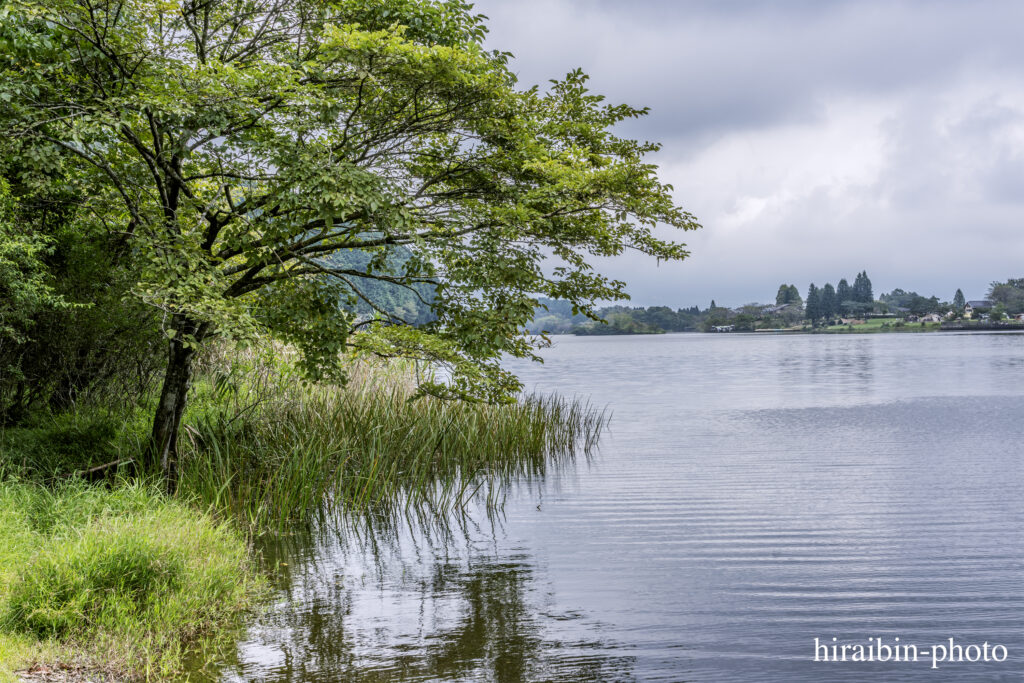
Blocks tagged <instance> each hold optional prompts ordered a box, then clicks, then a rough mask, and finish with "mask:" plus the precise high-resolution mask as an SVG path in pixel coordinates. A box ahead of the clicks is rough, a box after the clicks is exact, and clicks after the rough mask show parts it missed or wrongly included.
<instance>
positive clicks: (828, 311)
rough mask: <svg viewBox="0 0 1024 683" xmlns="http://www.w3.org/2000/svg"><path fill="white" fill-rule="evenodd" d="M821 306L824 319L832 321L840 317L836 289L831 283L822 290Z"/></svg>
mask: <svg viewBox="0 0 1024 683" xmlns="http://www.w3.org/2000/svg"><path fill="white" fill-rule="evenodd" d="M819 306H820V308H821V317H823V318H827V319H831V318H834V317H835V316H837V315H839V301H838V300H837V299H836V289H835V287H833V286H832V283H831V282H828V283H826V284H825V286H824V287H822V288H821V298H820V301H819Z"/></svg>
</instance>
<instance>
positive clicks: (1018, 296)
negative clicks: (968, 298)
mask: <svg viewBox="0 0 1024 683" xmlns="http://www.w3.org/2000/svg"><path fill="white" fill-rule="evenodd" d="M988 299H990V300H991V301H994V302H995V303H997V304H1002V306H1003V309H1004V311H1005V312H1006V313H1009V314H1010V315H1017V314H1018V313H1024V278H1016V279H1015V278H1010V279H1008V280H1007V281H1006V282H993V283H992V284H991V285H990V287H989V290H988Z"/></svg>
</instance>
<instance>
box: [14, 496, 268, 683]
mask: <svg viewBox="0 0 1024 683" xmlns="http://www.w3.org/2000/svg"><path fill="white" fill-rule="evenodd" d="M264 586H265V582H264V580H263V579H262V578H260V577H259V576H258V575H257V574H256V573H255V571H254V569H253V563H252V559H251V558H250V556H249V552H248V546H247V543H246V541H245V539H244V537H243V536H242V535H241V534H239V533H238V532H237V531H236V530H234V529H233V528H232V527H231V526H229V525H227V524H224V523H218V522H216V521H214V520H213V518H211V517H210V516H209V515H206V514H202V513H200V512H197V511H196V510H195V509H194V508H192V507H190V506H188V505H186V504H184V503H182V502H180V501H174V500H170V499H168V498H166V497H165V496H163V495H162V494H160V493H159V492H158V491H157V490H156V489H154V488H152V487H148V486H146V485H143V484H121V485H118V486H115V487H113V488H108V487H101V486H94V485H90V484H88V483H85V482H83V481H81V480H69V481H67V482H65V483H63V484H61V485H59V486H57V487H55V488H50V487H46V486H42V485H40V484H37V483H32V482H25V481H18V480H15V479H11V478H8V479H5V480H3V481H0V680H4V679H5V678H6V679H7V680H14V678H13V675H14V674H13V672H14V671H15V670H16V669H18V668H23V667H26V666H28V665H30V664H32V663H33V662H39V661H45V662H49V663H55V662H61V663H67V664H74V665H82V666H86V667H88V668H90V669H93V670H103V671H108V672H112V673H116V674H121V675H132V676H139V677H143V678H146V679H161V678H166V677H168V676H170V675H172V674H174V673H175V672H177V671H179V669H180V667H181V666H182V664H183V658H184V657H185V655H186V654H188V653H189V652H190V651H194V650H197V649H199V650H202V649H207V650H212V649H216V647H217V645H218V642H219V641H220V640H222V639H223V638H224V634H225V632H230V627H231V626H232V625H233V624H237V623H238V620H239V617H240V616H241V615H242V614H244V613H245V612H246V611H248V610H250V609H251V608H252V607H253V606H254V605H255V603H256V601H258V599H259V598H260V596H261V594H262V592H263V590H264Z"/></svg>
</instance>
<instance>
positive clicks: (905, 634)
mask: <svg viewBox="0 0 1024 683" xmlns="http://www.w3.org/2000/svg"><path fill="white" fill-rule="evenodd" d="M543 355H544V357H545V358H546V359H547V362H546V363H545V364H544V365H537V364H528V363H515V364H513V365H512V367H513V369H515V370H516V371H517V372H518V373H519V374H520V376H521V378H522V379H523V381H524V383H525V385H526V387H527V388H528V389H533V390H536V391H540V392H549V391H557V392H561V393H563V394H566V395H575V396H581V397H586V398H588V399H589V400H590V401H591V403H593V404H594V405H596V406H607V408H608V410H610V411H611V412H612V419H611V426H610V431H609V432H607V433H606V434H605V436H604V438H603V439H602V442H601V447H600V450H599V452H597V453H595V454H593V457H591V458H590V459H586V458H580V459H578V460H577V462H576V464H575V465H574V466H572V467H569V468H567V469H563V470H560V471H557V472H550V473H549V475H548V476H547V477H546V478H545V479H544V480H543V481H529V482H519V483H518V484H516V485H513V486H512V487H510V489H509V491H508V499H507V502H506V504H505V506H504V509H503V512H502V514H501V515H498V516H493V515H492V516H488V515H487V514H485V513H484V511H483V510H482V509H474V510H471V511H470V512H469V516H468V518H467V519H464V520H461V521H457V522H456V523H455V524H454V526H453V527H452V528H450V529H448V530H444V529H437V530H434V531H433V532H429V531H425V530H419V531H409V530H405V531H398V532H394V533H387V532H377V533H374V532H372V531H369V530H365V529H363V530H361V532H360V533H357V532H356V531H353V530H351V529H348V530H341V529H335V528H333V527H332V525H330V524H323V525H321V526H320V527H319V528H318V529H317V530H315V531H314V532H312V533H310V534H306V535H296V536H290V537H284V538H282V539H276V540H274V541H268V542H267V543H266V544H265V547H264V553H265V556H266V560H267V562H268V563H269V564H270V565H271V566H274V567H278V568H279V570H278V571H279V574H278V587H279V593H278V600H277V601H276V603H275V605H274V606H273V608H272V609H271V610H270V611H269V613H268V614H266V615H264V616H262V617H261V618H259V619H258V620H257V621H256V623H254V624H253V625H252V626H251V627H250V628H249V630H248V632H247V633H246V634H245V636H244V638H243V639H242V640H241V641H240V642H239V644H238V646H237V652H235V653H234V655H233V657H232V658H231V661H229V662H228V663H226V664H225V667H224V669H223V671H222V672H221V673H220V675H221V677H222V680H225V681H243V680H244V681H296V682H298V681H347V680H353V681H399V680H408V681H433V680H458V681H501V682H512V681H631V680H638V681H662V680H663V681H821V680H831V681H864V680H887V681H903V680H908V681H909V680H914V681H925V680H927V681H946V680H957V681H970V680H977V681H998V680H1007V681H1010V680H1012V681H1020V680H1021V679H1022V674H1024V531H1022V523H1024V495H1022V494H1024V476H1022V474H1024V473H1022V465H1021V457H1020V456H1021V452H1022V445H1024V336H1021V335H1016V334H962V333H930V334H875V335H834V336H833V335H779V336H771V335H739V334H724V335H699V334H691V335H686V334H678V335H662V336H649V337H647V336H645V337H580V338H576V337H555V338H554V346H553V347H552V348H550V349H547V350H546V351H545V352H544V354H543ZM897 637H898V638H899V641H898V643H897V641H896V640H895V639H896V638H897ZM815 638H817V639H818V644H819V645H821V646H822V648H824V656H825V658H827V659H830V660H831V658H832V653H833V650H831V645H833V644H835V645H837V646H839V647H841V646H842V645H843V644H846V645H848V646H849V647H850V648H851V649H849V650H848V651H847V661H845V662H843V661H839V662H835V661H815V654H816V652H817V653H818V657H819V659H821V657H822V655H823V651H822V650H821V649H816V647H815ZM832 638H836V641H833V640H832ZM869 638H872V639H875V640H871V641H869V640H868V639H869ZM950 638H953V639H954V640H953V643H952V645H953V652H954V656H955V654H956V646H959V647H961V648H963V650H962V651H961V652H962V654H963V657H964V661H962V662H953V663H949V662H942V661H940V662H937V663H936V664H935V667H937V668H933V663H932V659H933V650H934V649H935V647H936V646H941V647H943V648H946V649H947V650H948V649H949V647H950V641H949V639H950ZM878 639H881V643H882V644H883V645H884V646H886V647H889V648H890V649H891V648H893V647H896V649H895V650H891V652H890V658H889V661H887V662H878V661H873V662H868V661H864V662H862V661H852V658H853V656H854V650H853V649H852V646H854V645H856V644H860V645H861V646H862V647H863V648H864V657H865V658H867V656H868V652H869V651H868V650H867V649H866V648H867V647H868V645H874V644H876V643H878V642H879V640H878ZM983 643H987V644H988V650H987V651H986V654H987V655H988V658H989V659H990V661H988V662H985V661H977V662H968V661H966V659H967V658H971V657H973V656H974V655H975V654H978V657H979V658H980V651H981V647H982V645H983ZM909 646H913V647H915V648H916V649H917V652H918V660H917V661H912V656H911V655H912V653H913V651H912V650H911V649H910V647H909ZM971 646H975V647H977V651H976V650H974V649H971ZM997 646H999V647H1002V648H1005V649H1004V650H999V649H998V647H997ZM941 651H942V650H936V651H935V657H936V658H938V653H939V652H941ZM835 652H836V654H837V656H838V653H839V652H840V650H839V649H837V650H835ZM874 652H875V653H878V654H884V653H885V651H884V650H882V649H877V648H876V649H875V650H874ZM892 652H895V653H896V654H897V656H900V655H906V657H905V658H901V660H900V661H898V662H897V661H893V660H892V657H891V653H892ZM1000 656H1004V657H1005V661H1002V662H997V661H994V659H995V658H998V657H1000ZM908 660H909V661H908Z"/></svg>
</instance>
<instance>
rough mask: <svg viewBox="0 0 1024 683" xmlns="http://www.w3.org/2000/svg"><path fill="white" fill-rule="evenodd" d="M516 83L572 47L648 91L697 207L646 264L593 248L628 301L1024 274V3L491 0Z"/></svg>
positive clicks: (673, 166)
mask: <svg viewBox="0 0 1024 683" xmlns="http://www.w3.org/2000/svg"><path fill="white" fill-rule="evenodd" d="M479 8H480V10H481V11H483V12H484V13H486V14H489V15H490V16H491V17H492V21H491V26H492V38H491V44H492V45H493V46H494V47H499V48H501V49H508V50H511V51H512V52H514V53H516V54H517V56H518V59H517V61H516V62H515V64H516V67H515V68H516V69H517V70H518V71H519V72H520V73H521V75H522V76H523V79H524V80H525V81H526V82H527V83H534V82H544V80H545V79H546V78H548V77H551V76H558V75H561V74H563V73H564V72H565V71H567V70H569V69H571V68H573V67H576V66H582V67H583V68H584V69H585V70H586V71H588V72H589V73H591V74H592V75H593V81H592V82H593V85H594V90H596V91H598V92H602V93H604V94H606V95H608V96H609V99H610V100H612V101H626V102H629V103H630V104H638V105H645V104H649V105H651V106H653V107H654V111H653V112H652V115H651V116H650V117H648V118H647V119H645V120H642V121H641V122H639V123H637V124H634V125H633V126H632V127H631V128H630V129H629V133H630V134H632V135H635V136H637V137H644V138H648V139H656V140H663V141H664V142H665V147H664V149H663V151H662V152H661V153H660V154H659V155H658V156H657V161H658V162H659V163H660V164H661V166H662V169H663V178H664V180H666V181H667V182H670V183H672V184H673V185H674V186H675V188H676V191H677V198H678V200H679V202H680V204H682V205H683V206H684V207H685V208H686V209H688V210H690V211H691V212H693V213H694V214H696V215H697V217H698V219H699V220H700V221H701V222H702V223H703V224H704V226H705V228H704V230H702V231H700V232H699V233H687V234H684V235H682V236H681V238H682V240H683V241H686V242H687V243H688V244H689V245H690V248H691V251H692V252H693V257H692V259H691V260H688V261H687V262H685V263H682V264H669V265H662V266H661V267H659V268H657V269H652V268H651V267H650V266H651V264H650V262H649V261H646V260H643V259H641V258H639V257H637V256H635V255H628V256H623V257H621V258H617V259H614V260H612V261H609V262H606V263H604V264H602V267H603V268H604V269H605V270H607V271H608V272H609V273H610V274H612V275H614V276H616V277H619V278H621V279H624V280H626V281H627V282H629V283H630V290H631V291H632V292H633V293H634V295H635V300H636V301H637V303H639V304H655V303H667V304H670V305H677V306H682V305H691V304H693V303H700V304H702V305H706V303H707V301H708V300H710V299H711V298H715V299H716V300H717V301H718V303H720V304H722V303H728V304H740V303H744V302H747V301H751V300H754V299H761V300H766V299H770V298H771V297H772V296H773V295H774V292H775V289H776V288H777V286H778V284H779V283H780V282H783V281H785V282H793V283H795V284H797V285H798V286H799V287H800V288H801V289H804V288H806V286H807V284H808V282H811V281H814V282H816V283H817V284H819V285H821V284H823V282H825V281H826V280H831V281H832V282H835V281H836V280H838V278H839V277H843V276H846V277H852V276H853V275H854V274H855V273H856V272H858V271H860V270H862V269H867V270H868V272H869V274H870V275H871V276H872V278H873V280H874V282H875V290H876V292H879V291H883V290H887V289H891V288H893V287H897V286H898V287H903V288H906V289H916V290H918V291H920V292H921V293H924V294H932V293H935V294H937V295H938V296H940V297H943V298H949V297H951V296H952V292H953V291H955V289H956V288H957V287H962V288H963V289H964V292H965V293H966V294H967V295H968V296H969V297H971V296H975V297H977V296H981V295H982V294H984V288H985V286H986V285H987V283H988V282H989V281H990V280H992V279H1003V278H1006V277H1016V276H1021V275H1024V230H1021V227H1022V224H1024V189H1022V181H1024V78H1022V77H1021V75H1020V73H1019V64H1020V63H1022V61H1024V44H1021V41H1020V40H1019V35H1018V33H1019V26H1020V25H1021V21H1022V20H1024V4H1020V3H1014V2H1009V1H1007V2H975V3H959V2H923V1H921V2H909V1H908V2H900V3H891V2H832V3H824V2H812V3H799V2H794V3H768V2H730V3H701V2H693V3H689V2H688V3H673V2H655V1H654V0H649V1H648V2H632V3H610V2H600V1H590V2H585V1H583V0H545V1H543V2H541V1H540V0H523V1H518V2H514V3H513V2H500V1H499V0H488V1H487V2H483V3H480V5H479Z"/></svg>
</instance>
